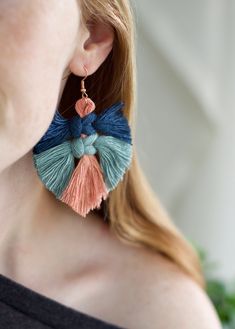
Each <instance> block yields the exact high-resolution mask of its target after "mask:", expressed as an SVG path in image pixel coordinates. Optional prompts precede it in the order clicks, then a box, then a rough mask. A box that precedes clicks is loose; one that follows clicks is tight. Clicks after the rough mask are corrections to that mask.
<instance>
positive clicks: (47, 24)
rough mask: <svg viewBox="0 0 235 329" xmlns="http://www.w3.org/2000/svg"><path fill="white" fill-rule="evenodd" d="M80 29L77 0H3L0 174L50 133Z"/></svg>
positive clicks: (0, 9)
mask: <svg viewBox="0 0 235 329" xmlns="http://www.w3.org/2000/svg"><path fill="white" fill-rule="evenodd" d="M79 24H80V11H79V7H78V3H77V0H0V49H1V52H0V153H1V156H0V172H1V171H2V170H3V169H4V168H6V167H7V166H9V165H10V164H11V163H13V162H15V161H16V160H18V159H19V158H20V157H22V156H23V155H25V154H26V153H27V152H28V151H30V150H31V149H32V148H33V146H34V145H35V144H36V143H37V141H38V140H39V139H40V138H41V137H42V135H43V134H44V133H45V131H46V130H47V128H48V126H49V124H50V122H51V120H52V118H53V115H54V112H55V108H56V105H57V102H58V96H59V92H60V86H61V79H62V77H63V74H64V71H65V70H66V68H67V66H68V63H69V60H70V58H71V56H72V54H73V51H74V49H75V46H76V40H77V34H78V30H79Z"/></svg>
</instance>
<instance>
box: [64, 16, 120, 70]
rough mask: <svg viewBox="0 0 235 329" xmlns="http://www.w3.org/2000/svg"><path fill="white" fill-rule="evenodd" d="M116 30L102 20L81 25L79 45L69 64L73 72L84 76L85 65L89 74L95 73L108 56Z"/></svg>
mask: <svg viewBox="0 0 235 329" xmlns="http://www.w3.org/2000/svg"><path fill="white" fill-rule="evenodd" d="M113 41H114V31H113V28H112V27H111V26H109V25H108V24H105V23H102V22H92V23H87V24H86V26H84V25H82V24H81V25H80V29H79V33H78V39H77V45H76V48H75V52H74V54H73V57H72V59H71V61H70V64H69V69H70V70H71V72H72V73H74V74H75V75H78V76H84V75H85V72H84V65H85V66H86V68H87V71H88V75H91V74H93V73H94V72H95V71H96V70H97V69H98V68H99V67H100V65H101V64H102V63H103V62H104V61H105V59H106V58H107V57H108V55H109V53H110V51H111V50H112V47H113Z"/></svg>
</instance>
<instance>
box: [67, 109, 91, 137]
mask: <svg viewBox="0 0 235 329" xmlns="http://www.w3.org/2000/svg"><path fill="white" fill-rule="evenodd" d="M96 117H97V115H96V114H95V113H90V114H88V115H87V116H86V117H84V118H81V117H80V115H76V116H74V117H72V118H71V119H70V120H69V121H68V124H69V135H70V136H71V137H72V138H79V137H80V136H81V135H82V134H85V135H91V134H95V133H96V130H95V128H94V127H93V123H94V121H95V120H96Z"/></svg>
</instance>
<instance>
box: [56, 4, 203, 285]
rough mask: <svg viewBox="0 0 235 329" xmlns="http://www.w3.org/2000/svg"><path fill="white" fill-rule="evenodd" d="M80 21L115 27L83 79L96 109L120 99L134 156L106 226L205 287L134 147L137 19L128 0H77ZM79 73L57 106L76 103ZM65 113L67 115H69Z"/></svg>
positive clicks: (109, 205) (106, 204)
mask: <svg viewBox="0 0 235 329" xmlns="http://www.w3.org/2000/svg"><path fill="white" fill-rule="evenodd" d="M78 1H79V5H80V9H81V16H82V24H85V25H89V24H92V23H94V22H102V23H105V24H109V26H111V27H112V28H113V30H114V32H115V40H114V44H113V49H112V51H111V53H110V54H109V56H108V57H107V59H106V60H105V62H104V63H103V64H102V65H101V66H100V68H99V69H98V70H97V71H96V72H95V73H94V74H93V75H92V76H89V77H88V78H87V80H86V81H87V83H86V87H87V90H88V93H89V96H90V97H91V98H92V99H93V100H94V102H95V103H96V111H97V112H98V113H99V112H100V111H102V109H105V108H106V107H108V106H110V105H112V104H113V103H115V102H116V101H119V100H122V101H124V103H125V107H124V115H125V116H126V118H127V119H128V121H129V124H130V126H131V129H132V135H133V158H132V164H131V167H130V169H129V170H128V171H127V172H126V174H125V175H124V178H123V180H122V181H121V182H120V183H119V184H118V186H117V187H116V188H115V189H114V190H113V191H111V192H110V194H109V197H108V199H107V200H105V201H103V202H102V206H101V209H100V210H95V211H97V212H98V213H100V215H101V216H102V217H105V218H106V220H107V223H108V225H110V229H111V230H113V232H115V234H116V235H117V236H118V238H119V239H121V240H122V241H123V242H124V243H128V244H132V245H135V246H145V247H147V248H151V249H152V250H154V251H156V253H161V254H162V255H164V256H165V257H167V258H168V259H170V260H171V261H172V262H174V263H175V264H177V265H178V266H179V268H180V269H181V270H182V271H183V272H184V273H186V274H187V275H189V276H190V277H191V278H192V279H194V280H195V281H196V282H197V283H198V284H199V285H200V286H201V287H205V282H204V277H203V275H202V270H201V265H200V261H199V258H198V255H197V252H196V251H195V249H194V248H193V247H192V245H191V244H190V243H189V242H188V241H187V240H186V239H185V237H184V236H183V235H182V233H181V232H180V231H179V230H178V229H177V228H176V226H175V225H174V224H173V222H172V221H171V218H170V216H169V214H168V213H167V211H166V210H165V209H164V207H163V206H162V204H161V202H160V201H159V199H158V198H157V196H156V195H155V194H154V192H153V190H152V188H151V186H150V184H149V182H148V181H147V179H146V176H145V174H144V173H143V171H142V169H141V167H140V164H139V161H138V156H137V152H136V148H135V111H134V109H135V106H136V102H135V90H136V85H135V81H136V63H135V57H136V55H135V35H136V34H135V24H134V18H133V17H134V15H133V13H132V9H131V7H130V4H129V2H128V0H78ZM80 80H81V78H79V77H77V76H75V75H73V74H71V75H70V76H69V78H68V81H67V83H66V86H65V89H64V93H63V95H62V98H61V102H60V106H61V107H62V108H64V107H65V106H66V105H68V104H71V103H72V102H75V101H76V99H77V96H78V90H79V86H80ZM68 115H69V114H68Z"/></svg>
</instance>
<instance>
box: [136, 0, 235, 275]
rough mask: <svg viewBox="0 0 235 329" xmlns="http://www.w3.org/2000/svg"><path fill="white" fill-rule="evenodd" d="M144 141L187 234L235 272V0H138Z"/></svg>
mask: <svg viewBox="0 0 235 329" xmlns="http://www.w3.org/2000/svg"><path fill="white" fill-rule="evenodd" d="M132 3H133V6H134V11H135V13H136V16H137V32H138V33H137V64H138V109H137V147H138V152H139V155H140V160H141V163H142V165H143V167H144V169H145V171H146V174H147V177H148V178H149V180H150V182H151V184H152V186H153V187H154V189H155V191H156V193H157V194H158V196H159V198H160V199H161V201H162V202H163V204H164V205H165V206H166V208H167V209H168V211H169V212H170V214H171V215H172V218H173V220H174V221H175V222H176V224H177V225H178V226H179V227H180V228H181V230H182V231H183V232H184V233H185V234H186V236H187V237H188V238H190V239H192V240H194V241H195V242H197V243H198V244H199V245H201V246H202V247H204V248H205V249H206V250H207V251H208V253H209V255H210V257H211V259H212V260H215V261H218V263H219V264H220V266H219V268H218V274H219V275H221V276H223V277H225V278H232V277H235V255H234V254H235V253H234V251H235V241H234V240H235V239H234V232H235V56H234V55H235V43H234V41H235V38H234V37H235V26H234V25H235V23H234V22H235V6H234V2H232V1H224V0H203V1H202V0H200V1H199V0H198V1H193V0H177V1H174V0H146V1H143V0H133V1H132Z"/></svg>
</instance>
